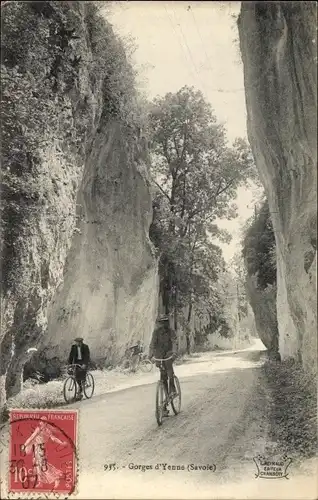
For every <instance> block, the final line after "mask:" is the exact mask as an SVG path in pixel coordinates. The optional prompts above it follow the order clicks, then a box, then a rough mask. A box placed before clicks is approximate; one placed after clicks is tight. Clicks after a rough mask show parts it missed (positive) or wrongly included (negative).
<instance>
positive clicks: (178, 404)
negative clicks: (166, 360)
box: [171, 376, 181, 415]
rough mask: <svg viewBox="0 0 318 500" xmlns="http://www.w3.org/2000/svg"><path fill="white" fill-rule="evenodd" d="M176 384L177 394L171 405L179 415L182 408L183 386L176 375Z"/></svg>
mask: <svg viewBox="0 0 318 500" xmlns="http://www.w3.org/2000/svg"><path fill="white" fill-rule="evenodd" d="M174 385H175V388H176V392H177V395H176V396H175V397H174V398H173V399H172V400H171V407H172V409H173V413H174V414H175V415H178V413H180V409H181V387H180V382H179V379H178V377H176V376H174Z"/></svg>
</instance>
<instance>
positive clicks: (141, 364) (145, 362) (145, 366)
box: [126, 349, 153, 373]
mask: <svg viewBox="0 0 318 500" xmlns="http://www.w3.org/2000/svg"><path fill="white" fill-rule="evenodd" d="M132 356H133V354H132V353H131V352H130V351H129V349H127V351H126V357H127V358H128V359H127V361H128V363H129V371H130V372H133V371H137V369H138V368H140V369H141V371H142V372H144V373H147V372H148V373H149V372H151V370H152V368H153V366H152V363H151V361H150V360H149V359H148V358H147V357H146V355H145V354H144V353H139V354H138V361H137V364H136V366H135V367H133V363H132V359H131V358H132Z"/></svg>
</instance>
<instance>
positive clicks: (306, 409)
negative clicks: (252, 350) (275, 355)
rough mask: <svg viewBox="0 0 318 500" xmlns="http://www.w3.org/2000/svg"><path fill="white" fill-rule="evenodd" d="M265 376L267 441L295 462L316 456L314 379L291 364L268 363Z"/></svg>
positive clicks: (299, 367)
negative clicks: (275, 444)
mask: <svg viewBox="0 0 318 500" xmlns="http://www.w3.org/2000/svg"><path fill="white" fill-rule="evenodd" d="M263 369H264V374H265V379H266V383H267V390H268V395H269V398H268V399H269V408H268V418H269V423H270V426H269V437H270V439H271V440H272V441H273V442H276V443H277V444H278V446H279V448H280V449H281V451H282V452H283V453H286V454H288V455H289V456H292V457H293V459H294V460H295V461H301V460H303V459H307V458H312V457H314V456H315V455H316V454H317V444H318V440H317V392H316V390H317V383H316V382H317V379H315V380H312V379H310V377H309V376H308V375H306V374H305V373H304V371H303V370H302V368H301V366H300V365H298V364H296V363H294V362H292V361H291V360H288V361H283V362H282V363H279V362H274V361H268V362H266V363H265V365H264V367H263Z"/></svg>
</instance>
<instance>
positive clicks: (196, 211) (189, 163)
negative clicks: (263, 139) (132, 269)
mask: <svg viewBox="0 0 318 500" xmlns="http://www.w3.org/2000/svg"><path fill="white" fill-rule="evenodd" d="M149 127H150V150H151V160H152V161H151V165H152V167H151V172H152V178H153V184H154V187H155V193H154V194H155V200H154V220H153V224H152V227H151V231H150V235H151V238H152V240H153V242H154V244H155V246H156V247H157V248H158V250H159V253H160V266H159V272H160V276H161V292H162V297H163V302H164V306H165V308H166V312H172V311H175V312H176V311H177V309H178V308H180V307H182V306H184V305H185V304H187V305H188V306H189V309H188V310H189V315H188V316H189V317H188V321H190V319H191V311H192V306H193V304H194V303H195V302H197V303H198V304H201V303H202V301H203V302H205V301H207V302H208V300H207V297H208V296H209V293H210V292H209V288H210V284H211V283H213V282H214V281H215V280H216V279H217V275H218V272H219V270H221V269H222V267H223V264H224V263H223V259H222V252H221V250H220V248H219V247H217V245H215V244H213V239H216V238H218V239H223V240H224V239H225V240H228V239H229V235H228V233H226V232H225V231H221V230H220V229H219V228H218V227H217V225H216V224H215V219H216V218H217V217H220V218H224V217H225V218H227V219H230V218H233V217H235V216H236V206H235V205H234V203H233V200H234V198H235V195H236V189H237V187H238V186H239V185H241V184H242V183H243V182H246V180H247V178H249V177H250V178H253V177H255V176H256V170H255V166H254V161H253V157H252V154H251V151H250V149H249V146H248V145H247V143H246V142H245V141H244V140H243V139H237V140H236V141H235V142H234V144H233V146H232V147H229V146H228V144H227V141H226V135H225V130H224V127H223V125H221V124H220V123H218V122H217V119H216V117H215V115H214V112H213V110H212V108H211V106H210V105H209V104H208V103H207V102H206V101H205V100H204V98H203V96H202V93H201V92H199V91H195V90H194V89H193V88H189V87H183V88H182V89H181V90H179V91H178V92H176V93H175V94H172V93H168V94H166V95H165V96H164V97H162V98H157V99H155V101H154V102H153V105H152V107H151V109H150V113H149ZM176 318H177V315H176V314H175V323H176ZM175 327H177V325H176V324H175Z"/></svg>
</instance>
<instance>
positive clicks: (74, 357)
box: [68, 344, 90, 365]
mask: <svg viewBox="0 0 318 500" xmlns="http://www.w3.org/2000/svg"><path fill="white" fill-rule="evenodd" d="M80 349H81V354H82V359H81V360H79V359H78V351H77V345H76V344H73V345H72V347H71V352H70V355H69V357H68V364H69V365H72V364H79V365H88V363H89V362H90V352H89V347H88V345H86V344H81V345H80Z"/></svg>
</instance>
